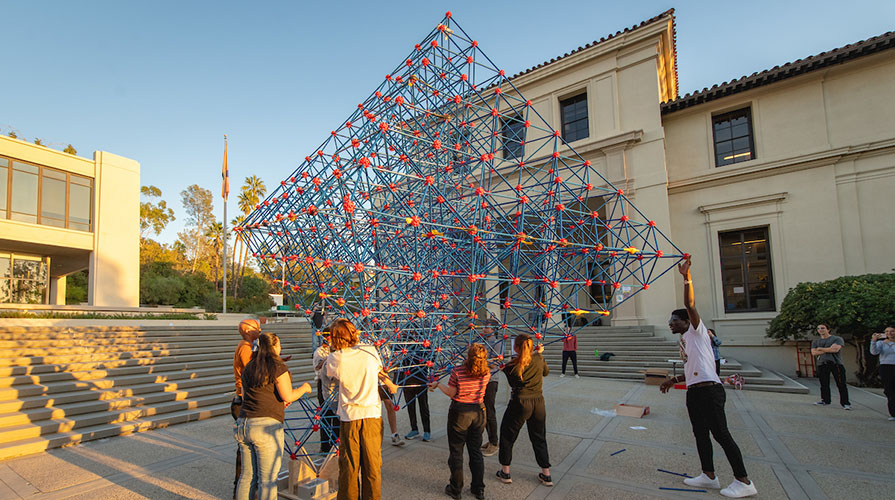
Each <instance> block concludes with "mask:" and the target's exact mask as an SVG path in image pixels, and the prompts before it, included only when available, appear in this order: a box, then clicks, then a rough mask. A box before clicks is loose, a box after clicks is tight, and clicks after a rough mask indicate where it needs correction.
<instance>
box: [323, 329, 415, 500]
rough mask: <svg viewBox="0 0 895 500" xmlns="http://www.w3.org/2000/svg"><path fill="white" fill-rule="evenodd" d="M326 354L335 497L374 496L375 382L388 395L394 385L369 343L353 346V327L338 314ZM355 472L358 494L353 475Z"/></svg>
mask: <svg viewBox="0 0 895 500" xmlns="http://www.w3.org/2000/svg"><path fill="white" fill-rule="evenodd" d="M330 329H331V332H332V333H331V337H332V345H331V349H332V352H331V353H330V355H329V356H328V357H327V358H326V363H325V365H324V366H325V373H326V375H327V376H328V377H331V378H334V379H337V380H338V381H339V411H338V413H339V420H340V425H339V496H338V498H339V500H348V499H350V500H355V499H357V498H363V499H364V500H380V498H381V469H382V407H381V406H380V399H379V383H380V382H382V383H383V384H384V385H385V386H386V387H387V388H388V391H389V392H391V393H392V394H394V393H395V391H397V390H398V386H396V385H395V384H394V382H392V381H391V379H389V378H388V375H387V374H386V373H385V371H384V370H383V369H382V360H381V359H380V358H379V352H378V351H377V350H376V347H375V346H372V345H366V344H358V333H357V329H356V328H355V327H354V325H353V324H352V323H351V322H350V321H348V320H347V319H345V318H339V319H337V320H335V321H334V322H333V324H332V325H330ZM358 472H360V474H361V488H362V490H363V491H362V495H359V494H358V493H361V492H358V485H357V476H358Z"/></svg>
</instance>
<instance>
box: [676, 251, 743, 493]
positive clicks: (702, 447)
mask: <svg viewBox="0 0 895 500" xmlns="http://www.w3.org/2000/svg"><path fill="white" fill-rule="evenodd" d="M677 268H678V271H679V272H680V273H681V275H683V277H684V306H685V309H677V310H675V311H673V312H672V313H671V319H670V320H668V326H669V328H671V331H672V332H673V333H679V334H681V340H680V349H681V359H683V360H684V375H679V376H677V377H674V378H672V379H669V380H667V381H665V382H663V383H662V385H661V386H659V390H660V391H662V393H666V392H668V390H669V389H670V388H671V387H672V386H674V384H675V383H677V382H683V381H684V380H686V382H687V412H688V413H689V414H690V423H691V424H692V425H693V435H694V436H695V437H696V449H697V451H698V452H699V461H700V462H701V464H702V474H700V475H699V476H697V477H691V478H687V479H684V484H686V485H688V486H696V487H702V488H720V487H721V484H720V482H719V481H718V478H717V477H715V464H714V462H713V460H712V440H711V439H710V438H709V433H710V432H711V435H712V436H714V438H715V441H717V442H718V444H720V445H721V448H723V449H724V454H725V455H727V461H728V462H730V466H731V467H732V468H733V475H734V477H735V478H736V479H734V481H733V482H732V483H730V486H728V487H727V488H724V489H723V490H721V494H722V495H724V496H726V497H730V498H742V497H748V496H752V495H757V494H758V491H757V490H756V489H755V484H753V483H752V482H751V481H749V476H748V474H747V473H746V466H745V465H744V464H743V454H742V453H741V452H740V448H739V446H737V444H736V442H735V441H734V440H733V436H731V435H730V431H729V430H727V416H726V415H725V414H724V403H725V401H726V400H727V394H726V393H725V392H724V386H723V385H721V379H720V378H718V374H717V373H715V355H714V353H713V352H712V340H711V337H710V336H709V333H708V330H707V329H706V327H705V324H704V323H703V322H702V320H701V319H700V318H699V313H698V312H696V299H695V297H694V295H693V280H692V279H691V278H690V257H689V256H687V257H685V259H684V261H683V262H681V263H680V264H678V266H677ZM693 325H696V327H694V326H693Z"/></svg>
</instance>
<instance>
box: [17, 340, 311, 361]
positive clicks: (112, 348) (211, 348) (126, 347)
mask: <svg viewBox="0 0 895 500" xmlns="http://www.w3.org/2000/svg"><path fill="white" fill-rule="evenodd" d="M280 342H281V344H282V346H283V349H286V350H288V349H290V348H299V347H304V346H305V345H306V344H304V343H299V342H293V341H289V340H286V339H284V340H281V341H280ZM175 349H199V350H205V351H206V352H225V351H233V350H234V349H235V345H234V343H233V342H232V341H223V340H217V341H207V342H197V341H193V342H170V343H120V342H119V343H115V344H111V345H96V346H88V345H69V346H54V347H22V348H7V349H2V350H0V359H3V358H19V357H51V356H75V355H78V354H94V353H96V352H102V353H115V352H133V351H162V350H175Z"/></svg>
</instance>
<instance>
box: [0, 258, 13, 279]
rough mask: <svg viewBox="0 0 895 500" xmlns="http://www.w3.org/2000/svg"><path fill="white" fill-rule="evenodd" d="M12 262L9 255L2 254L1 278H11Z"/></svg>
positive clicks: (0, 264) (0, 260)
mask: <svg viewBox="0 0 895 500" xmlns="http://www.w3.org/2000/svg"><path fill="white" fill-rule="evenodd" d="M10 264H11V261H10V259H9V256H8V255H0V278H9V271H10V267H9V266H10Z"/></svg>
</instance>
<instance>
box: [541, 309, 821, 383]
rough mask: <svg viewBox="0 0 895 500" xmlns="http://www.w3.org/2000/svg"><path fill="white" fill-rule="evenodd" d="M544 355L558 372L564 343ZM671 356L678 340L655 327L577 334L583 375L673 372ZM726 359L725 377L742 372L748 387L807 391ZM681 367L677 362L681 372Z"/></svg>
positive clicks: (596, 329) (598, 329) (569, 369)
mask: <svg viewBox="0 0 895 500" xmlns="http://www.w3.org/2000/svg"><path fill="white" fill-rule="evenodd" d="M594 350H597V351H599V353H600V354H602V353H605V352H611V353H614V354H615V356H612V358H611V359H610V361H600V360H599V358H598V357H597V356H595V355H594ZM722 356H723V346H722ZM544 357H545V359H546V360H547V364H548V366H549V367H550V370H551V371H552V373H551V374H553V373H556V374H557V375H558V374H559V373H560V370H561V368H562V343H561V342H554V343H552V344H550V345H548V346H547V348H546V349H545V351H544ZM671 359H680V351H679V350H678V344H677V342H676V341H674V340H670V339H667V338H665V337H659V336H656V334H655V331H654V328H653V327H652V326H598V327H590V328H585V329H584V330H582V331H581V332H579V333H578V373H579V374H580V375H581V376H582V377H602V378H613V379H630V380H643V373H642V372H643V371H644V370H646V369H647V368H665V369H668V370H669V373H674V367H673V365H672V363H669V361H668V360H671ZM726 360H727V363H726V364H722V365H721V377H722V379H723V378H724V377H727V376H729V375H733V374H735V373H739V374H740V375H741V376H742V377H743V378H744V379H745V380H746V384H745V385H744V386H743V388H744V389H746V390H753V391H773V392H790V393H800V394H807V393H808V388H807V387H805V386H803V385H802V384H799V383H798V382H796V381H794V380H792V379H790V378H789V377H786V376H784V375H780V374H778V373H775V372H771V371H769V370H765V369H762V368H759V367H756V366H754V365H752V364H749V363H746V362H740V361H737V360H735V359H730V358H726ZM681 369H682V366H681V365H678V374H681ZM571 373H572V363H571V362H569V364H568V365H567V366H566V375H571Z"/></svg>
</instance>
